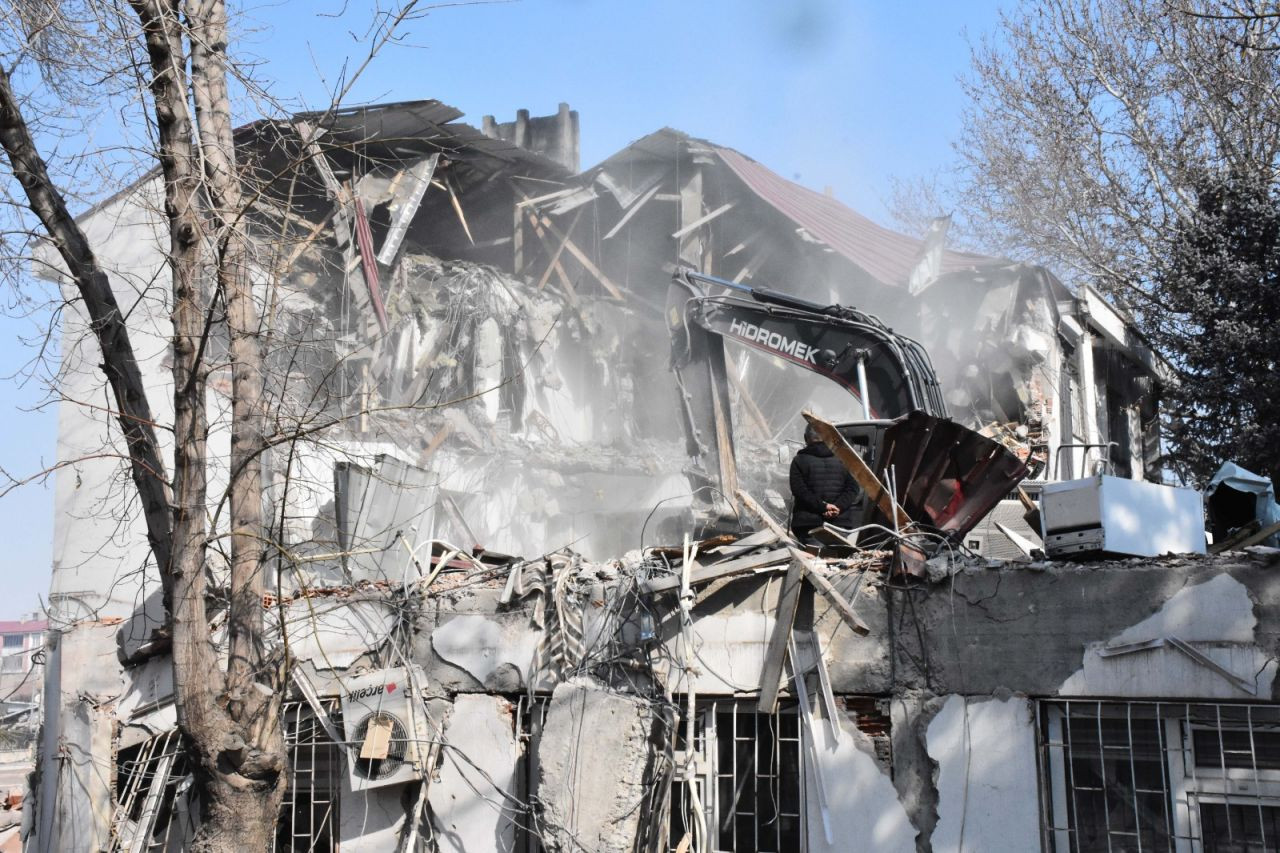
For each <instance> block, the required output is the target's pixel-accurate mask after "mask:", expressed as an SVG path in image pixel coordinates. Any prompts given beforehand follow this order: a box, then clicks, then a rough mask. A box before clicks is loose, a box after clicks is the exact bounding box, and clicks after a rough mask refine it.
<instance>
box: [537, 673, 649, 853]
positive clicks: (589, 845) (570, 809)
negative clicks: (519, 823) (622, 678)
mask: <svg viewBox="0 0 1280 853" xmlns="http://www.w3.org/2000/svg"><path fill="white" fill-rule="evenodd" d="M659 728H660V723H659V719H658V717H657V716H656V714H655V712H654V709H653V706H652V705H651V704H650V703H649V702H646V701H644V700H643V699H641V698H640V697H637V696H629V695H626V694H623V693H619V692H617V691H616V690H612V689H610V688H609V687H607V686H606V685H603V684H601V683H599V682H596V681H593V680H591V679H587V678H575V679H570V680H569V681H566V682H564V683H562V684H559V685H557V687H556V689H555V691H554V692H553V693H552V694H551V701H550V704H549V705H548V707H547V714H546V721H545V723H544V724H543V727H542V735H541V738H540V739H539V742H538V746H537V761H538V773H539V776H538V790H537V798H538V802H539V805H540V806H541V812H542V821H543V823H544V830H543V834H542V839H543V845H544V848H545V849H546V850H547V851H549V853H579V851H581V853H586V851H598V853H629V851H631V850H632V849H634V846H635V842H636V838H637V836H638V835H639V834H640V832H639V830H640V821H641V819H642V818H643V817H644V814H645V810H644V804H645V800H646V799H647V797H648V796H649V790H650V786H651V784H652V777H653V773H654V770H655V767H654V764H655V755H654V751H653V745H654V738H655V736H656V735H657V734H658V731H659ZM585 791H593V792H595V794H594V795H593V796H587V797H584V796H583V792H585Z"/></svg>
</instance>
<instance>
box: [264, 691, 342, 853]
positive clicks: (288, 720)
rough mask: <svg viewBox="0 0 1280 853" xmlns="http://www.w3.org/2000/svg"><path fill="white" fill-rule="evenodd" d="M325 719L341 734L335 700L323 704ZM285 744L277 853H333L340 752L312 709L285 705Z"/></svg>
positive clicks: (340, 723)
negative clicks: (286, 757) (285, 772)
mask: <svg viewBox="0 0 1280 853" xmlns="http://www.w3.org/2000/svg"><path fill="white" fill-rule="evenodd" d="M326 708H327V710H328V712H329V718H330V719H331V720H333V723H334V725H335V726H336V727H337V728H338V730H339V731H341V730H342V710H341V708H340V707H339V705H338V702H337V700H330V701H329V702H327V703H326ZM282 713H283V715H284V742H285V749H286V750H287V751H288V753H289V781H288V786H287V787H286V789H285V793H284V801H283V802H282V803H281V805H280V822H279V823H278V824H277V825H276V837H275V846H274V847H273V848H272V849H273V850H274V851H275V853H334V852H335V851H337V849H338V795H339V792H340V791H341V790H342V774H343V773H345V772H346V771H345V768H344V766H343V764H342V753H341V747H340V746H339V745H338V744H335V743H334V742H333V741H332V740H330V739H329V736H328V735H327V734H325V731H324V728H323V727H322V726H321V725H320V721H319V720H317V719H316V717H315V714H313V713H312V711H311V708H310V707H309V706H307V705H305V704H303V703H300V702H287V703H285V706H284V708H283V709H282Z"/></svg>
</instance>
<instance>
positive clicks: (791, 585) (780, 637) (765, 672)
mask: <svg viewBox="0 0 1280 853" xmlns="http://www.w3.org/2000/svg"><path fill="white" fill-rule="evenodd" d="M739 494H741V493H739ZM802 586H804V565H803V564H802V563H801V562H800V561H799V560H792V561H791V566H790V568H788V569H787V574H786V577H784V578H783V579H782V592H781V593H780V594H779V596H778V610H777V612H776V614H775V615H774V620H773V633H772V634H770V635H769V647H768V649H767V650H766V651H765V655H764V666H763V667H761V668H760V699H759V701H758V702H757V703H756V710H757V711H758V712H760V713H761V714H773V713H775V712H776V711H777V710H778V686H779V683H780V682H781V680H782V667H783V665H784V664H785V662H786V657H787V644H788V643H789V642H790V640H791V628H792V626H793V625H794V624H795V621H796V610H797V609H799V607H800V588H801V587H802Z"/></svg>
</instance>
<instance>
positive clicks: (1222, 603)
mask: <svg viewBox="0 0 1280 853" xmlns="http://www.w3.org/2000/svg"><path fill="white" fill-rule="evenodd" d="M1256 626H1257V618H1256V617H1255V616H1254V614H1253V602H1252V600H1251V599H1250V598H1249V591H1248V590H1247V589H1246V588H1245V586H1244V585H1243V584H1242V583H1240V582H1239V581H1237V580H1236V579H1235V578H1233V577H1231V576H1230V575H1227V574H1220V575H1217V576H1215V577H1214V578H1212V579H1211V580H1208V581H1205V582H1204V583H1200V584H1196V585H1194V586H1187V587H1183V588H1182V589H1180V590H1178V591H1177V592H1176V593H1174V594H1173V595H1172V596H1171V597H1170V598H1169V600H1168V601H1166V602H1165V603H1164V605H1163V606H1162V607H1161V608H1160V609H1159V610H1158V611H1156V612H1155V613H1153V614H1152V615H1151V616H1149V617H1147V618H1146V619H1143V620H1142V621H1141V622H1138V623H1137V624H1135V625H1132V626H1130V627H1129V628H1126V629H1125V630H1124V631H1121V632H1120V633H1119V634H1117V635H1116V636H1114V637H1112V638H1111V639H1109V640H1107V641H1105V642H1100V643H1093V644H1091V645H1089V646H1088V647H1087V648H1086V649H1085V651H1084V654H1083V656H1082V659H1081V664H1080V669H1079V670H1077V671H1076V672H1075V673H1074V674H1073V675H1071V677H1070V678H1068V679H1067V680H1066V681H1065V682H1063V684H1062V687H1061V688H1060V689H1059V690H1058V693H1059V695H1061V696H1117V697H1125V698H1159V697H1172V698H1180V697H1185V696H1194V697H1196V698H1198V699H1227V700H1247V699H1253V698H1255V694H1252V693H1249V692H1247V691H1244V690H1241V689H1240V687H1238V686H1236V685H1235V684H1232V682H1231V681H1230V680H1229V679H1227V678H1225V677H1223V676H1222V674H1221V673H1218V672H1215V671H1213V670H1212V669H1210V668H1208V667H1205V666H1203V665H1201V664H1199V663H1197V662H1195V661H1193V660H1192V659H1191V658H1189V657H1188V656H1187V655H1185V654H1183V653H1182V652H1180V651H1178V650H1176V649H1174V648H1171V647H1167V646H1166V647H1163V648H1156V649H1150V650H1145V651H1137V652H1132V653H1129V654H1125V655H1118V656H1114V655H1113V656H1109V657H1102V656H1101V655H1100V654H1099V650H1100V649H1103V648H1106V647H1114V646H1121V645H1125V644H1129V643H1141V642H1145V641H1148V640H1159V639H1163V638H1166V637H1176V638H1178V639H1180V640H1184V641H1186V642H1187V643H1189V644H1190V645H1192V646H1193V647H1194V648H1195V649H1196V650H1197V651H1199V652H1200V653H1201V654H1203V655H1204V656H1205V657H1207V658H1209V659H1211V660H1213V661H1214V662H1215V663H1217V664H1218V665H1219V666H1221V667H1223V668H1225V669H1226V670H1228V671H1229V672H1231V673H1234V674H1235V675H1237V676H1239V677H1240V678H1242V679H1244V680H1245V681H1247V682H1249V683H1251V684H1253V685H1255V686H1256V691H1257V692H1256V695H1257V696H1261V697H1268V696H1270V695H1271V685H1272V682H1273V681H1274V680H1275V675H1276V666H1277V664H1276V661H1275V659H1274V657H1273V656H1272V655H1270V654H1268V653H1267V651H1266V650H1264V649H1262V648H1259V646H1258V645H1257V643H1256V642H1255V641H1254V629H1255V628H1256Z"/></svg>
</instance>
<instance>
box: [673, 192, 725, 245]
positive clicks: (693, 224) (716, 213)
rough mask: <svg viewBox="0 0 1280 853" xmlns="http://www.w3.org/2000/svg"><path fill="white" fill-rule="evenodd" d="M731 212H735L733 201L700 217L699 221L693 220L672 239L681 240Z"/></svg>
mask: <svg viewBox="0 0 1280 853" xmlns="http://www.w3.org/2000/svg"><path fill="white" fill-rule="evenodd" d="M730 210H733V202H731V201H730V202H726V203H724V204H722V205H720V206H719V207H717V208H716V209H715V210H713V211H711V212H710V213H708V214H707V215H706V216H700V217H698V218H697V219H695V220H693V221H692V222H690V223H689V224H688V225H686V226H685V227H683V228H681V229H680V230H679V231H677V232H676V233H674V234H672V235H671V239H673V240H679V239H680V238H681V237H683V236H684V235H686V234H688V233H690V232H692V231H696V230H697V229H699V228H701V227H702V226H703V225H706V224H707V223H708V222H710V221H711V220H713V219H715V218H716V217H718V216H720V215H721V214H725V213H728V212H729V211H730Z"/></svg>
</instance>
